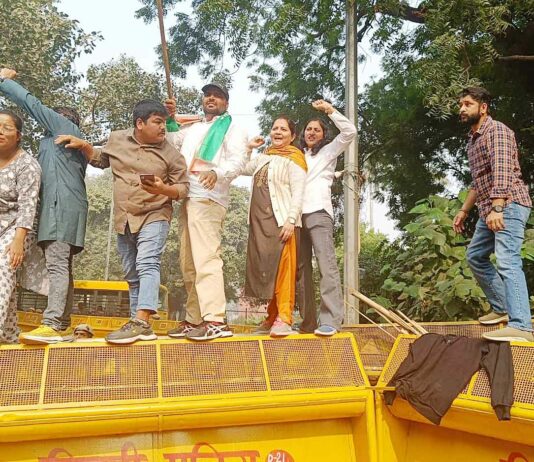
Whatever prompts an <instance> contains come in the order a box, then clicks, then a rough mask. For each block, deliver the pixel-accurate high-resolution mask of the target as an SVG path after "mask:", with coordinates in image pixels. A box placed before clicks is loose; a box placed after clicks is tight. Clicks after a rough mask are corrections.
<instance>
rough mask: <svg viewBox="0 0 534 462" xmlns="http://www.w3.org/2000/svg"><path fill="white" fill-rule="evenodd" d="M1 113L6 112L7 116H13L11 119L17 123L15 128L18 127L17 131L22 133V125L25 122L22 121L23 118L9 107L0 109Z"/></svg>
mask: <svg viewBox="0 0 534 462" xmlns="http://www.w3.org/2000/svg"><path fill="white" fill-rule="evenodd" d="M0 114H4V115H6V116H9V117H11V120H12V121H13V123H14V124H15V128H16V129H17V131H18V132H19V133H22V127H23V125H24V123H23V122H22V119H21V118H20V117H19V116H18V115H17V114H15V113H14V112H13V111H11V110H9V109H0Z"/></svg>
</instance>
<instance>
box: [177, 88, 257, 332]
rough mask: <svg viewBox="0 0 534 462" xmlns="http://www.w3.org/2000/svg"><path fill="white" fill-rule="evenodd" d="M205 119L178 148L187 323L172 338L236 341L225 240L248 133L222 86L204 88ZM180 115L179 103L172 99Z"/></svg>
mask: <svg viewBox="0 0 534 462" xmlns="http://www.w3.org/2000/svg"><path fill="white" fill-rule="evenodd" d="M202 92H203V93H204V95H203V98H202V107H203V110H204V118H203V119H202V120H201V121H198V122H196V123H192V124H190V125H188V126H182V127H181V128H180V130H179V131H178V132H177V134H176V137H175V146H176V147H177V148H178V149H179V150H180V152H181V153H182V154H183V156H184V157H185V159H186V162H187V166H188V172H189V181H190V183H191V189H190V190H189V195H188V197H187V200H186V201H185V202H184V204H183V205H182V211H181V214H180V219H181V222H182V225H183V227H182V229H183V231H182V238H181V246H180V263H181V268H182V274H183V277H184V285H185V288H186V290H187V304H186V313H187V314H186V318H185V321H183V322H182V323H180V325H179V326H178V327H177V328H176V329H173V330H171V331H169V333H168V335H169V336H170V337H174V338H183V337H185V338H187V339H189V340H211V339H214V338H217V337H230V336H231V335H232V332H231V331H230V329H229V328H228V326H227V325H226V319H225V318H226V296H225V293H224V277H223V262H222V259H221V238H222V229H223V221H224V217H225V215H226V208H227V207H228V201H229V197H230V183H231V182H232V180H234V179H235V178H236V177H237V176H239V175H240V172H241V170H242V169H243V167H244V165H245V163H246V159H247V142H248V139H247V133H246V131H245V130H243V129H242V128H240V127H239V126H238V125H237V124H236V123H235V122H234V121H233V120H232V116H230V114H228V100H229V94H228V90H227V89H226V88H225V87H224V85H221V84H219V83H215V82H213V83H210V84H208V85H205V86H204V87H203V88H202ZM167 109H168V110H169V112H170V113H171V115H174V112H175V104H174V102H173V101H172V100H167Z"/></svg>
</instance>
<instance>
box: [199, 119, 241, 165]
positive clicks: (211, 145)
mask: <svg viewBox="0 0 534 462" xmlns="http://www.w3.org/2000/svg"><path fill="white" fill-rule="evenodd" d="M231 123H232V116H231V115H230V114H228V112H225V113H224V114H221V115H220V116H219V117H217V119H216V120H215V122H213V124H212V126H211V127H210V129H209V131H208V133H207V134H206V136H205V137H204V140H203V141H202V145H201V146H200V149H199V150H198V153H197V155H196V156H195V157H196V158H198V159H202V160H205V161H207V162H212V161H213V159H214V158H215V155H216V154H217V152H218V151H219V149H220V148H221V145H222V143H223V141H224V137H225V136H226V132H227V131H228V129H229V128H230V124H231Z"/></svg>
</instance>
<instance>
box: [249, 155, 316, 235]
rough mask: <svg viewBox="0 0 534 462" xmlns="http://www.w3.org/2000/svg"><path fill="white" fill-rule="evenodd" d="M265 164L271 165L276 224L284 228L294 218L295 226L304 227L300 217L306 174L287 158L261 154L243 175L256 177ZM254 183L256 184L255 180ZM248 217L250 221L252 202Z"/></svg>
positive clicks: (270, 190) (269, 176)
mask: <svg viewBox="0 0 534 462" xmlns="http://www.w3.org/2000/svg"><path fill="white" fill-rule="evenodd" d="M265 164H269V170H268V176H267V180H268V182H269V194H270V196H271V205H272V207H273V212H274V217H275V219H276V223H277V224H278V226H283V225H284V223H285V222H286V220H287V219H288V218H293V219H294V220H295V226H299V227H300V226H302V221H301V219H300V216H301V213H302V200H303V198H304V186H305V184H306V172H305V171H304V170H303V169H302V168H301V167H299V166H298V165H297V164H295V162H293V161H292V160H290V159H289V158H287V157H282V156H277V155H267V154H259V155H258V156H256V157H255V158H254V159H252V160H250V161H249V162H248V163H247V165H246V166H245V168H244V170H243V172H242V175H247V176H250V175H252V176H253V177H254V175H255V174H256V173H257V172H258V171H260V170H261V169H262V167H263V166H264V165H265ZM252 181H253V182H254V178H253V179H252ZM253 187H254V183H253V184H252V188H253ZM251 199H252V194H251ZM248 216H249V220H250V201H249V212H248Z"/></svg>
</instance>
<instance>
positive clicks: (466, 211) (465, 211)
mask: <svg viewBox="0 0 534 462" xmlns="http://www.w3.org/2000/svg"><path fill="white" fill-rule="evenodd" d="M460 212H464V213H465V214H466V215H469V211H468V210H464V209H460Z"/></svg>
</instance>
